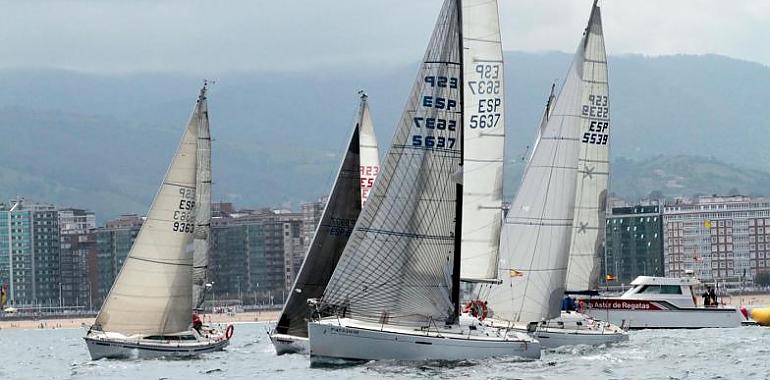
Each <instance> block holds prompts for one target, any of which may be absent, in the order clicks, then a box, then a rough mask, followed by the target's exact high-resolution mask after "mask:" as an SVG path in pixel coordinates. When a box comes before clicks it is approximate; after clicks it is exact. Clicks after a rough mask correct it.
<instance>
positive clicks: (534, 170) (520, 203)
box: [488, 9, 606, 322]
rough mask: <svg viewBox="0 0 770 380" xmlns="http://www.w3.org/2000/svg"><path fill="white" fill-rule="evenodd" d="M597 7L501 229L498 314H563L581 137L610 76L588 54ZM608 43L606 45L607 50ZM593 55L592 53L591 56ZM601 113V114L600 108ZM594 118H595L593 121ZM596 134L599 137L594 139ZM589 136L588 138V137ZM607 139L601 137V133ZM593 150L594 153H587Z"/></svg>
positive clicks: (494, 301)
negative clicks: (600, 83)
mask: <svg viewBox="0 0 770 380" xmlns="http://www.w3.org/2000/svg"><path fill="white" fill-rule="evenodd" d="M597 17H598V10H597V9H592V11H591V17H590V21H589V29H590V30H591V31H592V32H590V33H585V34H584V36H583V39H582V40H581V42H580V44H579V45H578V50H577V52H576V54H575V58H574V59H573V62H572V64H571V66H570V69H569V71H568V74H567V78H566V80H565V82H564V85H563V86H562V89H561V90H560V91H559V94H558V96H557V97H556V98H555V101H553V102H552V101H551V99H553V94H552V95H551V97H549V101H548V103H547V106H546V111H545V112H544V115H543V118H542V121H541V124H540V129H539V134H538V140H537V141H536V143H535V145H534V147H535V148H534V149H533V151H532V155H531V158H530V161H529V163H528V165H527V167H526V169H525V172H524V176H523V178H522V182H521V186H520V188H519V190H518V192H517V194H516V197H515V198H514V201H513V203H512V205H511V209H510V210H509V212H508V215H507V216H506V219H505V222H504V224H503V227H502V232H501V242H500V250H501V264H500V265H501V268H500V276H502V277H503V284H502V285H501V286H499V287H496V288H494V289H493V290H492V291H491V292H490V297H489V299H488V302H489V304H490V305H491V307H492V308H493V310H494V312H495V315H496V318H500V319H504V320H509V321H517V322H533V321H540V320H543V319H551V318H554V317H557V316H558V315H559V309H560V307H559V306H560V300H561V298H562V296H563V292H564V287H565V281H566V276H567V271H568V266H569V255H568V252H569V250H570V243H571V241H572V237H573V230H574V229H575V228H577V227H576V226H575V215H576V214H577V213H578V212H579V211H576V208H575V205H576V194H577V189H578V182H579V178H580V177H582V176H583V175H584V174H585V173H584V171H583V170H582V169H583V166H584V165H585V162H583V161H579V160H578V158H579V157H586V156H585V155H584V154H582V152H583V148H582V147H581V145H582V144H583V143H584V140H585V135H584V131H586V130H588V128H589V127H590V126H591V125H593V127H592V128H596V124H597V123H599V122H600V120H601V117H597V113H600V114H601V115H603V114H604V110H603V109H599V107H600V106H598V105H596V104H595V103H596V96H597V93H596V92H595V87H596V86H597V85H596V84H595V83H594V82H597V81H606V74H605V75H601V74H598V75H597V74H596V73H595V70H593V69H594V67H593V66H594V65H596V63H593V62H591V61H592V60H595V56H593V55H592V54H590V52H591V51H592V49H593V47H594V46H595V45H596V44H595V42H594V41H593V37H594V33H593V31H594V30H595V29H596V28H595V27H594V26H593V25H595V24H596V23H597V20H598V18H597ZM602 51H603V50H602ZM586 58H588V60H586ZM601 115H600V116H601ZM592 123H593V124H592ZM595 138H596V137H594V139H595ZM589 139H590V138H589ZM600 142H601V141H600ZM588 158H590V157H588Z"/></svg>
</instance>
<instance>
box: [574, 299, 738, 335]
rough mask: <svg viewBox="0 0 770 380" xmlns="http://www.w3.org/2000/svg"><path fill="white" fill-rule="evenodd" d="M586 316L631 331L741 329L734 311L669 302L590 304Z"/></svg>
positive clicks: (636, 301) (599, 302)
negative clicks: (680, 305)
mask: <svg viewBox="0 0 770 380" xmlns="http://www.w3.org/2000/svg"><path fill="white" fill-rule="evenodd" d="M586 305H587V307H586V309H585V310H584V311H583V313H584V314H586V315H588V316H590V317H592V318H595V319H598V320H602V321H607V322H610V323H612V324H616V325H619V326H623V327H626V328H630V329H700V328H729V327H740V326H741V322H742V321H743V320H744V318H743V316H742V315H741V314H740V311H738V310H737V309H734V308H707V307H691V308H682V307H678V306H676V305H674V304H672V303H670V302H666V301H643V300H630V299H620V298H618V299H591V300H586Z"/></svg>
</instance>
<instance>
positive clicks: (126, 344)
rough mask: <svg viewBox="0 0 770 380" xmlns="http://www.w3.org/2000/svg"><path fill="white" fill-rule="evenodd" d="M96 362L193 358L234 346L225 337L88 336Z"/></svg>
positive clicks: (98, 334)
mask: <svg viewBox="0 0 770 380" xmlns="http://www.w3.org/2000/svg"><path fill="white" fill-rule="evenodd" d="M83 339H85V341H86V346H87V347H88V352H89V354H90V355H91V359H92V360H99V359H102V358H111V359H154V358H161V357H191V356H197V355H200V354H205V353H208V352H214V351H220V350H222V349H224V348H225V347H227V345H228V344H230V340H229V339H227V338H225V337H224V336H222V337H221V338H216V339H211V338H203V337H199V339H198V340H195V341H148V340H145V339H139V338H130V337H129V338H119V337H113V336H109V335H107V334H103V333H96V334H89V335H88V336H86V337H84V338H83Z"/></svg>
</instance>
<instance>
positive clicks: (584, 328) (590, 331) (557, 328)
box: [491, 311, 628, 348]
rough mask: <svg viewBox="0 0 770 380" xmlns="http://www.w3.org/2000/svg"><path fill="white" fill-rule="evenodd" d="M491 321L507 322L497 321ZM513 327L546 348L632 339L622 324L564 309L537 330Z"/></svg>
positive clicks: (611, 342) (609, 342)
mask: <svg viewBox="0 0 770 380" xmlns="http://www.w3.org/2000/svg"><path fill="white" fill-rule="evenodd" d="M491 323H492V324H493V325H504V323H495V322H494V321H491ZM512 328H513V329H515V330H517V331H521V332H524V333H529V334H530V335H531V336H532V337H534V338H535V339H537V340H538V341H540V345H542V346H543V348H557V347H562V346H577V345H588V346H600V345H608V344H613V343H620V342H625V341H628V333H627V332H625V331H624V330H623V329H621V328H620V327H618V326H616V325H613V324H611V323H608V322H604V321H598V320H594V319H592V318H591V317H589V316H587V315H584V314H580V313H575V312H564V311H563V312H562V313H561V316H560V317H558V318H554V319H551V320H549V321H545V322H541V323H540V324H539V325H538V326H537V328H536V329H535V331H533V332H529V331H528V329H527V326H526V325H520V324H514V325H513V327H512Z"/></svg>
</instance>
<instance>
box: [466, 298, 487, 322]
mask: <svg viewBox="0 0 770 380" xmlns="http://www.w3.org/2000/svg"><path fill="white" fill-rule="evenodd" d="M463 312H465V313H468V314H470V315H472V316H473V317H475V318H478V319H479V320H480V321H483V320H484V319H486V318H487V314H489V309H487V304H486V302H483V301H480V300H475V301H470V302H468V303H467V304H465V307H464V308H463Z"/></svg>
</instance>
